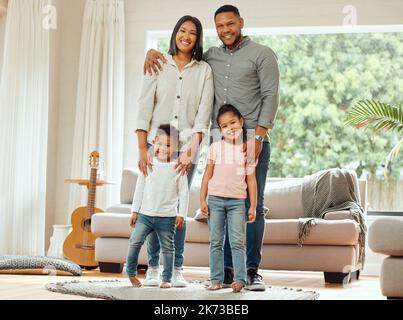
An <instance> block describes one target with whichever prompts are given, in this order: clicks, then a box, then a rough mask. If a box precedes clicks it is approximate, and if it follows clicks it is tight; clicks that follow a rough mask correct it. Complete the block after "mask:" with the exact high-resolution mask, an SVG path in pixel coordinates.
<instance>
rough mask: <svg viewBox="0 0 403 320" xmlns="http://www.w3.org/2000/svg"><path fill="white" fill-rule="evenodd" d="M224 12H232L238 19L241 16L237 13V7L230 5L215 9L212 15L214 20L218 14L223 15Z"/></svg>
mask: <svg viewBox="0 0 403 320" xmlns="http://www.w3.org/2000/svg"><path fill="white" fill-rule="evenodd" d="M224 12H232V13H234V14H235V15H236V16H238V17H240V16H241V14H240V13H239V10H238V8H237V7H235V6H233V5H230V4H226V5H224V6H222V7H220V8H218V9H217V11H216V12H215V14H214V19H215V18H216V17H217V15H218V14H220V13H224Z"/></svg>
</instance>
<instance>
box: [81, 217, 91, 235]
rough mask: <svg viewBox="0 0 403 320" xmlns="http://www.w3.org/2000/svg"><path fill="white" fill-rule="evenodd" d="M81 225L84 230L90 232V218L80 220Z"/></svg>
mask: <svg viewBox="0 0 403 320" xmlns="http://www.w3.org/2000/svg"><path fill="white" fill-rule="evenodd" d="M82 227H83V229H84V230H85V231H87V232H91V219H84V220H83V221H82Z"/></svg>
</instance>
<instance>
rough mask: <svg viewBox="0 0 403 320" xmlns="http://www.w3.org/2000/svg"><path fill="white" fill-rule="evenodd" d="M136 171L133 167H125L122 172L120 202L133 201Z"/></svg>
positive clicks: (129, 202)
mask: <svg viewBox="0 0 403 320" xmlns="http://www.w3.org/2000/svg"><path fill="white" fill-rule="evenodd" d="M137 174H138V172H137V171H136V170H135V169H133V168H125V169H123V172H122V183H121V185H120V203H121V204H131V203H132V202H133V195H134V189H135V188H136V182H137Z"/></svg>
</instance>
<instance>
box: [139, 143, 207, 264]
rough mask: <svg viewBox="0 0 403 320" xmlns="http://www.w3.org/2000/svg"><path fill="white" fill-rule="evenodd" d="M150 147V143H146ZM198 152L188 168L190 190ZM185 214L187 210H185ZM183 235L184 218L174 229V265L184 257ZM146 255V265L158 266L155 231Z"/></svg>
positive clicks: (157, 246) (158, 258)
mask: <svg viewBox="0 0 403 320" xmlns="http://www.w3.org/2000/svg"><path fill="white" fill-rule="evenodd" d="M148 147H149V148H151V145H148ZM198 156H199V155H198V154H197V155H196V157H195V159H196V160H195V161H194V163H193V164H192V166H191V167H190V169H189V173H188V186H189V190H190V186H191V185H192V180H193V177H194V173H195V168H196V165H197V162H198V161H197V160H198ZM186 214H187V212H186ZM185 237H186V219H185V222H184V224H183V227H182V228H181V229H176V232H175V236H174V247H175V256H174V267H175V268H182V266H183V259H184V255H183V253H184V251H185ZM147 255H148V267H158V266H159V261H160V243H159V241H158V237H157V235H156V233H155V232H153V233H151V234H150V235H149V236H148V238H147Z"/></svg>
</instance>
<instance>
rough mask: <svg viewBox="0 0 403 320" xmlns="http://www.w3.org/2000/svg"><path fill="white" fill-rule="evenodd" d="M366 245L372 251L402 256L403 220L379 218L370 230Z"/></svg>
mask: <svg viewBox="0 0 403 320" xmlns="http://www.w3.org/2000/svg"><path fill="white" fill-rule="evenodd" d="M368 244H369V247H370V248H371V249H372V251H374V252H377V253H382V254H385V255H389V256H403V218H401V217H399V218H379V219H377V220H375V221H374V222H373V223H372V224H371V226H370V228H369V235H368Z"/></svg>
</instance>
